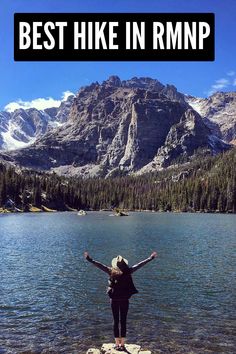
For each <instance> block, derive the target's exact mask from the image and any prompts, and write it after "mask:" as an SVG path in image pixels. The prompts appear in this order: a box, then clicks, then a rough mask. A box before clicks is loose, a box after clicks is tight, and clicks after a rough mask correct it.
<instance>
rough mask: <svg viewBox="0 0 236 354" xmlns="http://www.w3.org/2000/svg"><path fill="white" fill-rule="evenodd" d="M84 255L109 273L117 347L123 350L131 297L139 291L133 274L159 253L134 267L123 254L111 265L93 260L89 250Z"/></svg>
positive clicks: (109, 290) (108, 291) (108, 290)
mask: <svg viewBox="0 0 236 354" xmlns="http://www.w3.org/2000/svg"><path fill="white" fill-rule="evenodd" d="M84 257H85V259H87V261H89V262H91V263H93V264H94V265H95V266H96V267H98V268H99V269H101V270H103V271H104V272H105V273H107V274H108V275H109V287H108V289H107V293H108V295H109V297H110V298H111V300H110V301H111V309H112V314H113V318H114V326H113V330H114V337H115V349H117V350H121V351H123V350H125V337H126V319H127V314H128V309H129V298H130V297H131V296H132V295H133V294H136V293H137V292H138V290H137V289H136V288H135V286H134V283H133V280H132V276H131V274H132V273H134V272H135V271H136V270H138V269H140V268H141V267H142V266H144V265H145V264H146V263H148V262H150V261H151V260H152V259H154V258H155V257H157V253H156V252H153V253H152V254H151V255H150V257H148V258H147V259H145V260H144V261H142V262H140V263H138V264H135V265H133V266H132V267H129V266H128V261H127V259H125V258H123V257H122V256H117V257H115V258H113V259H112V262H111V267H107V266H106V265H104V264H102V263H100V262H97V261H95V260H93V259H92V258H91V257H90V256H89V254H88V252H84ZM119 323H120V331H119Z"/></svg>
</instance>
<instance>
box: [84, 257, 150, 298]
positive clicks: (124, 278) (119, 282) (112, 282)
mask: <svg viewBox="0 0 236 354" xmlns="http://www.w3.org/2000/svg"><path fill="white" fill-rule="evenodd" d="M153 258H154V257H149V258H147V259H145V260H144V261H142V262H139V263H138V264H135V265H133V266H132V267H128V265H127V264H126V263H125V262H124V261H123V260H122V261H121V262H120V264H117V265H118V266H119V269H120V270H121V271H122V273H123V274H122V275H117V276H111V269H112V268H109V267H107V266H106V265H104V264H102V263H100V262H97V261H95V260H93V259H92V258H90V257H87V258H86V259H87V260H88V261H89V262H91V263H93V264H94V265H95V266H96V267H98V268H99V269H101V270H103V271H104V272H105V273H107V274H109V276H110V278H109V281H108V283H109V287H108V289H107V294H108V295H109V297H110V298H111V299H117V300H118V299H129V298H130V297H131V296H132V295H133V294H136V293H138V290H137V289H136V287H135V285H134V283H133V279H132V276H131V274H132V273H134V272H135V271H136V270H138V269H139V268H141V267H143V266H144V265H145V264H146V263H148V262H150V261H151V260H152V259H153Z"/></svg>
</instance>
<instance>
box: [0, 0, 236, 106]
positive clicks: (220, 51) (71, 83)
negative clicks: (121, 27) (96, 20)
mask: <svg viewBox="0 0 236 354" xmlns="http://www.w3.org/2000/svg"><path fill="white" fill-rule="evenodd" d="M0 11H1V21H0V78H1V86H0V90H1V91H0V93H1V94H0V110H3V109H4V107H5V106H6V105H8V104H9V103H11V105H10V106H8V108H9V107H14V104H13V103H16V102H19V101H20V102H23V103H21V105H23V106H25V107H30V106H32V105H34V103H35V104H36V103H37V102H38V104H39V107H40V104H41V105H42V106H43V105H44V104H45V102H46V101H45V99H48V98H51V101H50V102H52V103H53V102H57V103H55V104H58V103H59V100H60V99H61V98H62V96H63V92H66V91H71V92H76V91H78V89H79V88H80V86H84V85H87V84H90V83H91V82H94V81H99V82H101V81H103V80H105V79H106V78H108V77H109V76H110V75H118V76H119V77H120V78H121V79H128V78H131V77H133V76H149V77H153V78H156V79H158V80H159V81H161V82H162V83H164V84H167V83H170V84H174V85H175V86H176V87H177V88H178V90H179V91H181V92H184V93H189V94H192V95H195V96H200V97H206V96H208V95H209V94H210V93H212V92H214V91H216V90H219V91H235V89H236V60H235V58H236V38H235V26H236V1H235V0H225V1H222V0H120V1H117V0H116V1H114V0H83V1H81V0H38V1H37V0H11V1H9V0H1V3H0ZM15 12H213V13H215V17H216V59H215V61H214V62H14V58H13V41H14V38H13V15H14V13H15ZM39 98H41V100H39ZM32 101H33V103H32ZM40 102H41V103H40ZM49 105H50V103H49Z"/></svg>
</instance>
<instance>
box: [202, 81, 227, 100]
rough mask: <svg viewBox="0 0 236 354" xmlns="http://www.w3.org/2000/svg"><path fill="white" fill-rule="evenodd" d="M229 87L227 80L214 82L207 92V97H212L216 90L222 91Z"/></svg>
mask: <svg viewBox="0 0 236 354" xmlns="http://www.w3.org/2000/svg"><path fill="white" fill-rule="evenodd" d="M229 85H230V81H229V80H228V79H225V78H222V79H218V80H216V81H215V83H214V84H213V85H211V88H210V90H209V91H208V92H207V94H208V95H209V96H211V95H213V93H215V92H217V91H218V90H222V89H224V88H226V87H228V86H229Z"/></svg>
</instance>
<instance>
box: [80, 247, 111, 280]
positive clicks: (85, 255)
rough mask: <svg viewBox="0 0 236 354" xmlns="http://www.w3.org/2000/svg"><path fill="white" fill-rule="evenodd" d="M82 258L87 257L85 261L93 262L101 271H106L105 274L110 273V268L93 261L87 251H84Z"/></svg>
mask: <svg viewBox="0 0 236 354" xmlns="http://www.w3.org/2000/svg"><path fill="white" fill-rule="evenodd" d="M84 258H85V259H87V261H89V262H90V263H92V264H94V265H95V267H97V268H99V269H101V270H102V271H103V272H105V273H107V274H109V275H110V274H111V270H110V268H109V267H107V266H106V265H105V264H102V263H100V262H97V261H95V260H94V259H92V258H91V257H90V256H89V254H88V252H84Z"/></svg>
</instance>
